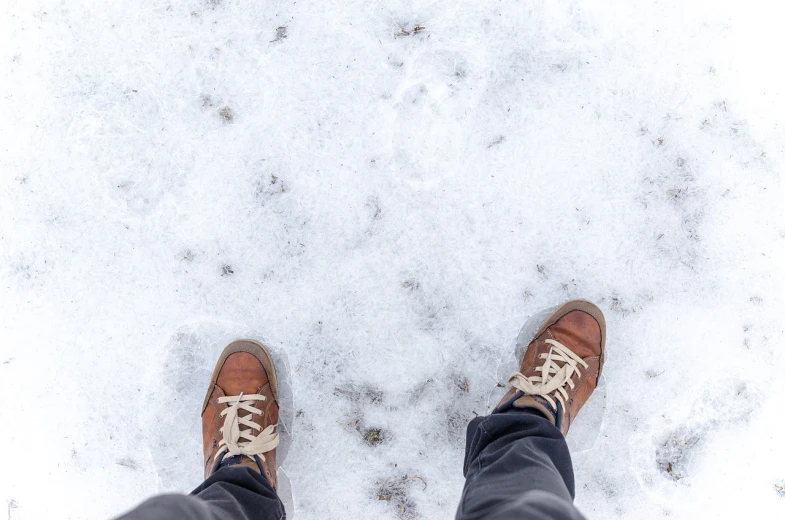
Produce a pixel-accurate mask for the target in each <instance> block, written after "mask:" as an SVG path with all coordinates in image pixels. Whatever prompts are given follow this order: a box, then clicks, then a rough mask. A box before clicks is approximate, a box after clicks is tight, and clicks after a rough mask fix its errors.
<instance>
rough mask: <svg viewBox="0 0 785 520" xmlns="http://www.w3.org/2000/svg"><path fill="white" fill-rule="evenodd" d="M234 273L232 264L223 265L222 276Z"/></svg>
mask: <svg viewBox="0 0 785 520" xmlns="http://www.w3.org/2000/svg"><path fill="white" fill-rule="evenodd" d="M233 274H234V270H233V269H232V266H231V265H229V264H224V265H222V266H221V276H231V275H233Z"/></svg>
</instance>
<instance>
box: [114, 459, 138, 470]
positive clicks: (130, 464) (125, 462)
mask: <svg viewBox="0 0 785 520" xmlns="http://www.w3.org/2000/svg"><path fill="white" fill-rule="evenodd" d="M116 464H117V465H118V466H122V467H124V468H128V469H139V465H138V464H137V463H136V461H134V460H133V459H129V458H125V459H120V460H118V461H117V462H116Z"/></svg>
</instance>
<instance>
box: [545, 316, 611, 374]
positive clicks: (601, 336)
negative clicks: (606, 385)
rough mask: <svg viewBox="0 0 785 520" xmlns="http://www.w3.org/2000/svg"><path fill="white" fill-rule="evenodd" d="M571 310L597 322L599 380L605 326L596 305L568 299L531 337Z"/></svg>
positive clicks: (603, 318)
mask: <svg viewBox="0 0 785 520" xmlns="http://www.w3.org/2000/svg"><path fill="white" fill-rule="evenodd" d="M572 311H582V312H585V313H586V314H588V315H589V316H591V317H592V318H594V320H595V321H596V322H597V324H598V325H599V326H600V368H599V370H598V371H597V381H599V380H600V376H601V375H602V368H603V367H604V366H605V339H606V326H605V315H604V314H603V313H602V310H600V308H599V307H597V305H595V304H593V303H592V302H590V301H589V300H570V301H568V302H566V303H564V304H563V305H561V306H559V307H558V308H557V309H556V310H555V311H553V312H552V313H551V315H550V316H549V317H548V318H546V319H545V321H544V322H543V323H542V325H541V326H540V329H539V330H538V331H537V334H535V335H534V338H533V339H537V338H539V337H540V336H541V335H542V333H543V332H545V330H546V329H547V328H548V327H550V326H551V325H553V324H554V323H556V322H557V321H559V320H560V319H562V318H563V317H564V316H566V315H567V314H569V313H571V312H572Z"/></svg>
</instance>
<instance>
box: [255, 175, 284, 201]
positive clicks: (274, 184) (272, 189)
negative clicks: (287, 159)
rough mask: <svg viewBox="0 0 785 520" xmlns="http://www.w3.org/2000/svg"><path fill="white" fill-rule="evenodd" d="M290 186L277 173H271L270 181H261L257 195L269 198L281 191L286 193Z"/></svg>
mask: <svg viewBox="0 0 785 520" xmlns="http://www.w3.org/2000/svg"><path fill="white" fill-rule="evenodd" d="M288 189H289V186H288V185H287V184H286V183H285V182H284V181H283V180H281V179H280V178H279V177H278V176H277V175H276V174H274V173H271V174H270V178H269V180H268V181H264V180H262V181H260V182H259V185H258V186H257V188H256V196H257V197H259V198H268V197H272V196H274V195H279V194H281V193H286V192H287V190H288Z"/></svg>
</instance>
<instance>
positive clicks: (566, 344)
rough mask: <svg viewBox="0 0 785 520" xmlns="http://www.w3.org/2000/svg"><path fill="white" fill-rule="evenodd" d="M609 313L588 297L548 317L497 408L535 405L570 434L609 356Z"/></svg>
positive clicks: (511, 378)
mask: <svg viewBox="0 0 785 520" xmlns="http://www.w3.org/2000/svg"><path fill="white" fill-rule="evenodd" d="M605 334H606V333H605V317H604V316H603V314H602V311H601V310H600V309H599V307H597V306H596V305H594V304H593V303H591V302H588V301H586V300H572V301H569V302H567V303H565V304H564V305H562V306H561V307H559V308H558V309H556V310H555V311H554V312H553V314H551V315H550V317H548V319H546V320H545V322H544V323H543V324H542V326H541V327H540V330H539V331H537V334H536V335H535V336H534V341H532V342H531V343H530V344H529V348H528V349H527V350H526V354H524V356H523V360H522V361H521V371H520V372H514V373H513V374H511V375H510V378H509V381H510V384H511V385H512V387H511V388H510V390H509V391H508V392H507V394H505V396H504V397H503V398H502V400H501V402H500V403H499V405H498V406H497V407H496V411H498V412H502V411H504V410H507V409H509V408H510V407H513V408H534V409H536V410H538V411H540V412H541V413H542V414H544V415H545V417H547V418H548V419H549V420H550V421H551V422H552V423H553V424H554V425H556V427H557V428H559V429H560V430H561V432H562V434H564V435H566V434H567V430H569V429H570V424H572V421H573V419H574V418H575V416H576V415H577V414H578V411H580V409H581V408H582V407H583V405H584V404H585V403H586V401H587V400H588V399H589V397H590V396H591V394H592V392H593V391H594V389H595V388H596V387H597V381H599V379H600V373H601V372H602V365H603V363H604V362H605Z"/></svg>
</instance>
